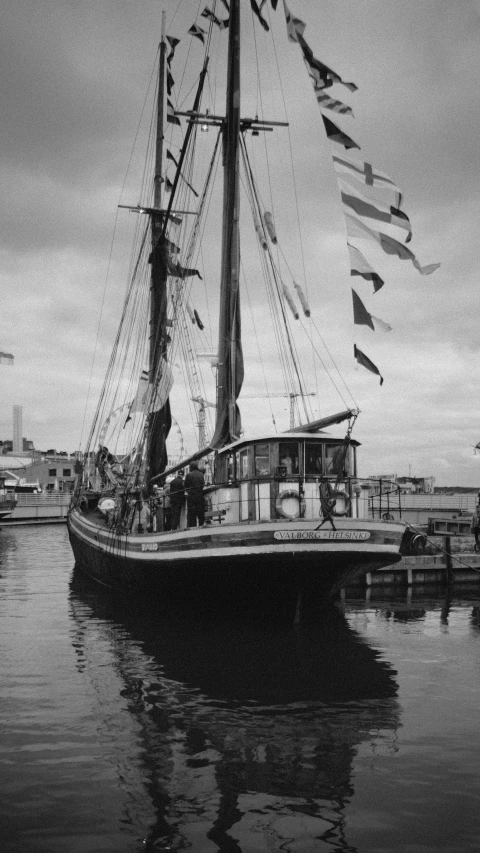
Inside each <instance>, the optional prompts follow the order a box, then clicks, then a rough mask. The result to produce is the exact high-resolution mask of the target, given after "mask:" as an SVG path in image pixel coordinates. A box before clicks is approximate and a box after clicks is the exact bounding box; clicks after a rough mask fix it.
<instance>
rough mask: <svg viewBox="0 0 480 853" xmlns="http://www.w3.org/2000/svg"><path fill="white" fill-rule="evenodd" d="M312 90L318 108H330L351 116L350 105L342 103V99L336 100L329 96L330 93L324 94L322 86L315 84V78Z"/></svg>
mask: <svg viewBox="0 0 480 853" xmlns="http://www.w3.org/2000/svg"><path fill="white" fill-rule="evenodd" d="M312 79H313V78H312ZM313 90H314V92H315V97H316V99H317V102H318V106H319V107H320V109H322V110H332V111H333V112H334V113H339V114H340V115H344V116H353V110H352V108H351V107H347V105H346V104H343V103H342V101H337V100H336V99H335V98H331V97H330V95H327V94H326V92H325V91H324V89H323V86H320V87H319V86H317V84H316V82H315V80H313Z"/></svg>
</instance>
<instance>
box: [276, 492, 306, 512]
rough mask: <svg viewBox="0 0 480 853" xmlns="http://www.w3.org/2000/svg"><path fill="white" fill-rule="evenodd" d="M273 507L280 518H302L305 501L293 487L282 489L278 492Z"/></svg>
mask: <svg viewBox="0 0 480 853" xmlns="http://www.w3.org/2000/svg"><path fill="white" fill-rule="evenodd" d="M275 509H276V510H277V512H278V514H279V515H281V516H282V518H303V516H304V515H305V501H304V499H303V498H301V497H300V494H299V493H298V492H297V491H296V490H295V489H284V490H283V492H279V494H278V497H277V500H276V501H275Z"/></svg>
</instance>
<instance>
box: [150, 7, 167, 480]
mask: <svg viewBox="0 0 480 853" xmlns="http://www.w3.org/2000/svg"><path fill="white" fill-rule="evenodd" d="M166 54H167V45H166V41H165V12H162V30H161V40H160V57H159V66H158V94H157V127H156V145H155V175H154V202H153V211H152V213H151V241H152V252H151V257H150V260H151V264H152V274H151V283H150V351H149V384H150V388H151V389H152V395H153V398H154V399H155V396H156V385H157V384H158V382H159V380H160V378H161V377H162V376H163V375H164V373H165V371H167V369H168V366H167V361H166V350H167V334H166V328H167V276H168V257H167V248H166V245H167V244H166V239H165V233H164V231H165V229H164V228H163V225H164V223H163V218H162V215H161V214H160V213H158V211H159V210H160V207H161V195H162V159H163V134H164V114H165V67H166ZM152 408H153V409H155V405H154V404H153V403H152ZM171 424H172V418H171V413H170V403H169V401H168V398H167V399H166V400H165V401H164V402H163V405H162V407H161V408H160V409H157V410H156V411H155V410H153V411H152V410H151V411H150V414H149V415H148V425H147V468H146V480H147V483H148V482H149V481H150V480H151V479H152V477H154V476H155V475H156V474H158V473H160V472H161V471H163V470H164V468H165V466H166V464H167V450H166V440H167V436H168V433H169V431H170V427H171Z"/></svg>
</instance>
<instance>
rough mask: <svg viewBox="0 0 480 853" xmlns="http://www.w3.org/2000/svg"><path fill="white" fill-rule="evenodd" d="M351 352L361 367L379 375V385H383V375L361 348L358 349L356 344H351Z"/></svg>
mask: <svg viewBox="0 0 480 853" xmlns="http://www.w3.org/2000/svg"><path fill="white" fill-rule="evenodd" d="M353 354H354V356H355V358H356V360H357V361H358V363H359V364H361V365H362V367H365V368H366V369H367V370H369V371H370V373H376V375H377V376H380V385H383V376H382V375H381V373H380V371H379V369H378V367H377V366H376V365H375V364H374V363H373V361H370V359H369V358H368V356H366V355H365V353H364V352H362V350H361V349H358V347H357V345H356V344H354V345H353Z"/></svg>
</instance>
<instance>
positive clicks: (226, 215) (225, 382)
mask: <svg viewBox="0 0 480 853" xmlns="http://www.w3.org/2000/svg"><path fill="white" fill-rule="evenodd" d="M228 32H229V37H228V71H227V75H228V77H227V103H226V117H225V124H224V129H223V158H224V185H223V227H222V268H221V285H220V322H219V364H218V387H217V422H216V426H215V435H214V437H213V440H212V446H213V447H216V448H220V447H222V446H224V445H225V444H228V443H229V442H230V441H234V440H235V439H237V438H239V437H240V430H241V424H240V413H239V411H238V408H237V404H236V400H237V397H238V395H239V393H240V390H241V387H242V382H243V355H242V345H241V325H240V294H239V280H240V239H239V216H240V192H239V151H240V138H239V136H240V0H231V3H230V18H229V30H228Z"/></svg>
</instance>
